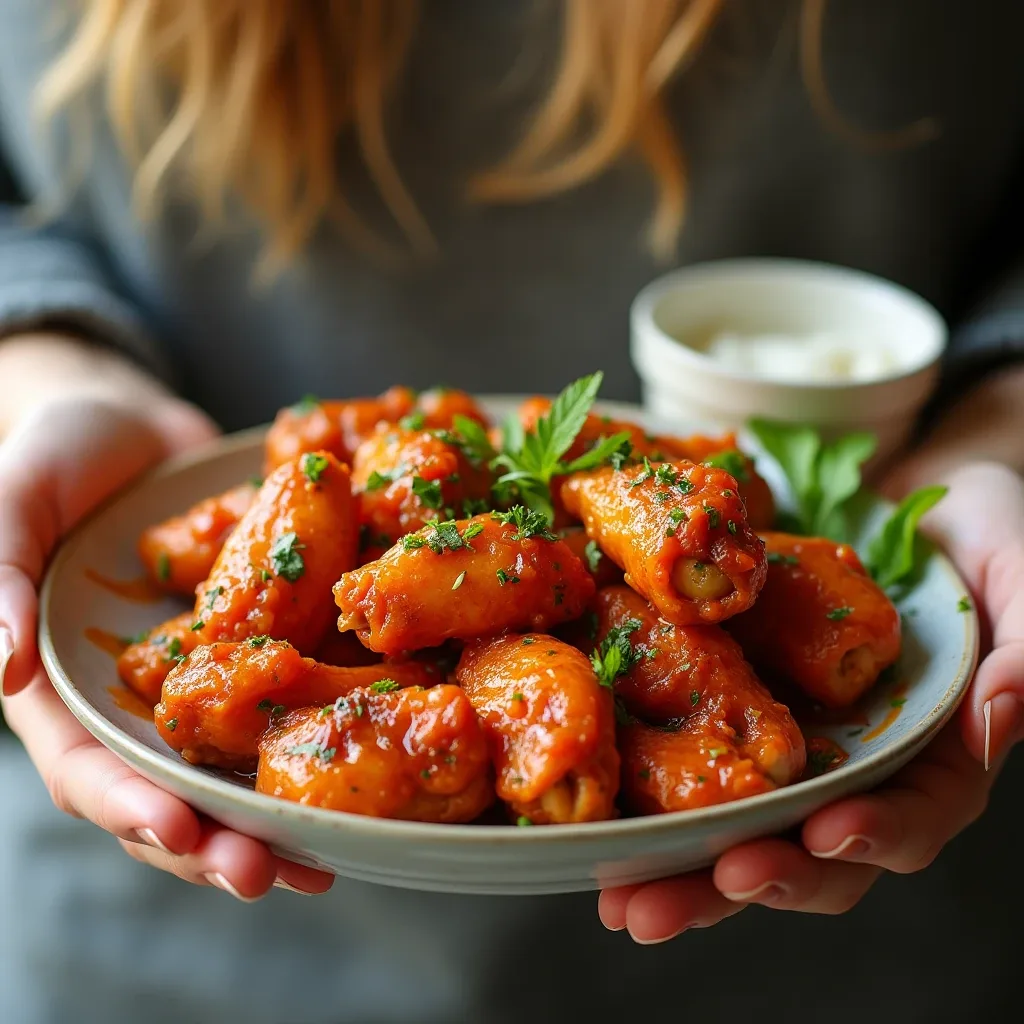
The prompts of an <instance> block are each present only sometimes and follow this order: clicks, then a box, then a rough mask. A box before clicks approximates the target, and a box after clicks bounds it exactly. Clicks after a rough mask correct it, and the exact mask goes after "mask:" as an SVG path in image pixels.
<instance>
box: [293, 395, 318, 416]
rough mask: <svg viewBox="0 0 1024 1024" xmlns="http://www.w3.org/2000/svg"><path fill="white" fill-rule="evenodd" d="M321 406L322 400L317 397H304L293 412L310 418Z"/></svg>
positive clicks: (295, 405)
mask: <svg viewBox="0 0 1024 1024" xmlns="http://www.w3.org/2000/svg"><path fill="white" fill-rule="evenodd" d="M319 405H320V399H319V398H317V397H316V395H303V396H302V398H300V399H299V400H298V401H297V402H296V403H295V404H294V405H293V406H292V412H294V413H296V414H297V415H299V416H308V415H309V414H310V413H311V412H313V411H314V410H315V409H316V408H317V407H318V406H319Z"/></svg>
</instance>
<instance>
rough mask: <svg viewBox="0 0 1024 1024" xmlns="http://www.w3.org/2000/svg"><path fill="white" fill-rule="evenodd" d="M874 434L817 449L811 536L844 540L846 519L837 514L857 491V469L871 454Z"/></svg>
mask: <svg viewBox="0 0 1024 1024" xmlns="http://www.w3.org/2000/svg"><path fill="white" fill-rule="evenodd" d="M877 447H878V440H877V438H876V437H875V436H874V434H864V433H861V434H847V435H846V436H845V437H841V438H839V439H838V440H837V441H836V442H835V443H834V444H831V445H827V446H825V447H823V448H822V449H821V453H820V455H819V457H818V467H817V470H818V491H819V493H820V495H821V498H820V504H819V505H818V507H817V509H816V510H815V514H814V520H813V522H812V523H811V533H814V534H817V535H818V536H822V537H831V538H832V539H833V540H845V539H846V517H845V516H843V515H841V514H838V515H837V513H839V512H840V510H841V508H842V506H843V504H844V503H845V502H846V501H848V500H849V499H850V498H852V497H853V496H854V495H855V494H856V493H857V491H858V490H860V467H861V466H862V465H863V464H864V463H865V462H867V460H868V459H870V458H871V456H872V455H874V454H875V448H877Z"/></svg>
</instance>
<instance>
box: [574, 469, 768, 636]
mask: <svg viewBox="0 0 1024 1024" xmlns="http://www.w3.org/2000/svg"><path fill="white" fill-rule="evenodd" d="M562 500H563V501H564V503H565V506H566V508H567V509H568V510H569V511H570V512H571V513H573V514H574V515H577V516H579V518H580V519H582V520H583V525H584V528H585V529H586V531H587V534H588V536H590V537H591V538H593V539H594V540H596V541H597V543H598V544H599V545H600V547H601V550H602V551H604V552H605V554H607V555H608V556H609V557H610V558H611V559H612V560H613V561H614V562H615V563H616V564H617V565H619V566H621V567H622V568H623V569H624V570H625V579H626V582H627V583H628V584H629V585H630V586H631V587H633V589H634V590H636V591H637V592H638V593H640V594H642V595H643V596H644V597H646V598H647V600H648V601H650V602H651V603H652V604H653V605H654V606H655V607H656V608H657V609H658V612H659V614H661V615H662V616H663V617H664V618H666V619H668V621H669V622H674V623H676V624H678V625H684V626H685V625H693V624H696V623H698V622H720V621H721V620H723V619H727V618H729V617H730V616H731V615H736V614H737V613H738V612H741V611H744V610H745V609H747V608H749V607H750V606H751V605H752V604H753V603H754V601H755V599H756V598H757V595H758V592H759V591H760V589H761V585H762V584H763V582H764V578H765V573H766V569H767V566H766V563H765V554H764V548H763V547H762V545H761V542H760V541H759V540H758V538H757V536H756V535H755V534H754V532H753V531H752V530H751V529H750V527H749V526H748V524H747V521H746V513H745V511H744V508H743V502H742V500H741V499H740V497H739V495H738V494H737V492H736V481H735V480H734V479H733V478H732V477H731V476H729V474H728V473H726V472H724V471H723V470H720V469H714V468H711V467H708V466H698V465H694V464H693V463H689V462H679V463H660V464H658V465H654V464H649V465H648V466H646V467H645V466H635V465H629V466H625V467H623V468H622V469H619V470H615V469H612V468H610V467H609V468H606V469H599V470H595V471H593V472H590V473H576V474H573V475H572V476H571V477H569V478H568V479H567V480H566V481H565V483H564V484H563V485H562Z"/></svg>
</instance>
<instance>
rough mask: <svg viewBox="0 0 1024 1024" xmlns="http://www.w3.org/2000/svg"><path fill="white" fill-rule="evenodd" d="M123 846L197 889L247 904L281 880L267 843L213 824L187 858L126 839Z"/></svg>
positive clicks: (142, 860)
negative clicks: (206, 888) (221, 893)
mask: <svg viewBox="0 0 1024 1024" xmlns="http://www.w3.org/2000/svg"><path fill="white" fill-rule="evenodd" d="M121 846H122V848H123V849H124V850H125V852H126V853H127V854H128V855H129V856H130V857H133V858H134V859H135V860H137V861H140V862H142V863H143V864H149V865H150V866H152V867H155V868H158V869H159V870H161V871H167V872H168V873H170V874H172V875H176V876H177V877H178V878H181V879H183V880H184V881H186V882H192V883H193V884H194V885H212V886H214V887H215V888H217V889H221V890H223V891H224V892H226V893H228V894H229V895H231V896H234V897H235V899H239V900H242V901H243V902H246V903H248V902H252V901H253V900H258V899H259V898H260V897H261V896H265V895H266V894H267V892H268V891H269V890H270V888H271V886H272V885H273V884H274V880H275V879H276V878H277V858H276V857H275V856H274V855H273V854H272V853H271V852H270V850H268V849H267V847H266V846H264V844H263V843H261V842H260V841H259V840H258V839H252V838H250V837H249V836H243V835H240V834H239V833H238V832H232V831H231V829H228V828H224V827H223V826H222V825H218V824H216V823H215V822H211V821H207V822H204V823H203V827H202V833H201V835H200V838H199V842H198V843H197V845H196V847H195V849H194V850H193V851H192V852H191V853H188V854H185V855H175V854H170V853H165V852H164V851H163V850H155V849H153V848H152V847H149V846H144V845H142V844H140V843H133V842H128V841H126V840H124V839H122V840H121Z"/></svg>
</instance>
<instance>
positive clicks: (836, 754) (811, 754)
mask: <svg viewBox="0 0 1024 1024" xmlns="http://www.w3.org/2000/svg"><path fill="white" fill-rule="evenodd" d="M849 757H850V755H849V754H848V753H847V752H846V751H845V750H843V748H842V747H841V746H839V744H838V743H836V742H835V741H834V740H830V739H828V738H827V737H825V736H810V737H808V739H807V768H806V769H805V771H804V779H813V778H815V777H816V776H818V775H824V774H825V773H826V772H831V771H834V770H835V769H836V768H838V767H839V766H840V765H841V764H842V763H843V762H844V761H847V760H849Z"/></svg>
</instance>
